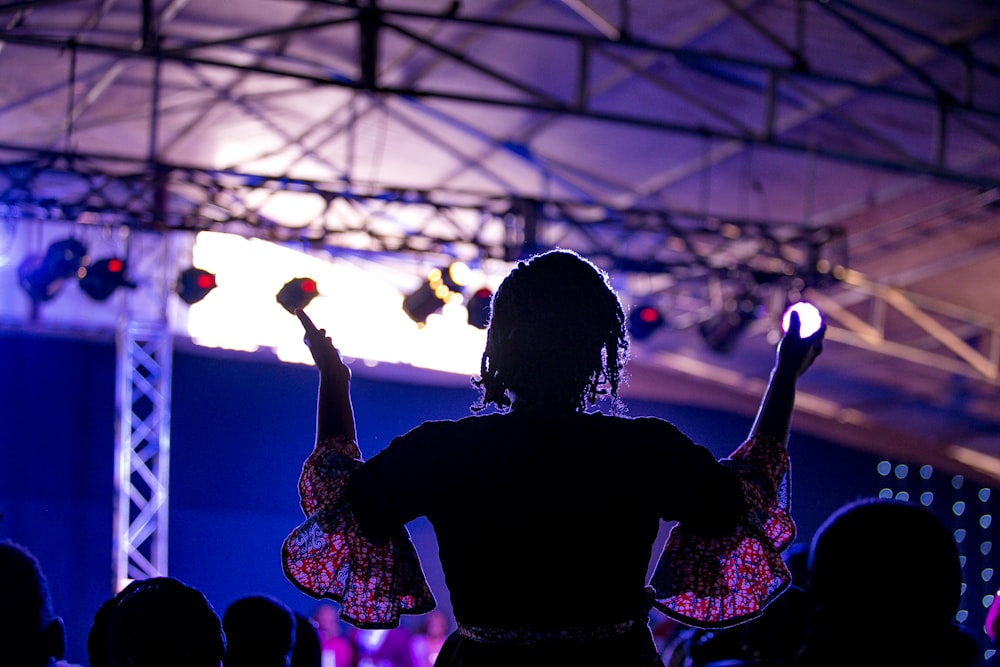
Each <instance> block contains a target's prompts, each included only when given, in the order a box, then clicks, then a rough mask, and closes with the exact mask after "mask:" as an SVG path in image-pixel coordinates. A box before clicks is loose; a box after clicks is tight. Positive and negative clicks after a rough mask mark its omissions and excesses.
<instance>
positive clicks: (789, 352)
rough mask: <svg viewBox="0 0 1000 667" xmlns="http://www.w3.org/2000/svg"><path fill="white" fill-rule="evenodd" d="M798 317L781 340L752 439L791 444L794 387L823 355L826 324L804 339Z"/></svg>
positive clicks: (792, 318)
mask: <svg viewBox="0 0 1000 667" xmlns="http://www.w3.org/2000/svg"><path fill="white" fill-rule="evenodd" d="M799 331H800V320H799V314H798V313H795V312H793V313H792V316H791V322H790V324H789V326H788V331H787V332H785V334H784V335H783V336H782V337H781V341H780V342H779V343H778V350H777V353H776V358H775V362H774V368H773V369H772V370H771V378H770V380H769V381H768V383H767V389H766V390H765V391H764V396H763V398H762V399H761V402H760V409H759V410H758V411H757V417H756V419H755V420H754V423H753V426H752V427H751V429H750V438H751V439H753V438H756V437H758V436H768V437H771V438H775V439H777V440H780V441H781V442H787V441H788V435H789V431H790V430H791V424H792V409H793V408H794V407H795V384H796V382H797V381H798V379H799V377H800V376H801V375H802V374H803V373H805V372H806V370H807V369H808V368H809V367H810V366H811V365H812V363H813V361H815V360H816V357H818V356H819V355H820V353H821V352H822V351H823V336H824V335H825V334H826V324H825V323H823V324H821V325H820V328H819V330H818V331H816V333H814V334H812V335H811V336H806V337H804V338H803V337H801V336H800V335H799Z"/></svg>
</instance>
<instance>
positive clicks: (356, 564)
mask: <svg viewBox="0 0 1000 667" xmlns="http://www.w3.org/2000/svg"><path fill="white" fill-rule="evenodd" d="M360 466H361V452H360V450H359V449H358V446H357V444H356V443H355V442H354V441H353V440H350V439H349V438H331V439H328V440H324V441H322V442H320V443H317V445H316V448H315V449H314V450H313V452H312V454H310V455H309V458H307V459H306V461H305V464H304V465H303V467H302V474H301V476H300V477H299V497H300V500H301V505H302V511H303V512H304V513H305V515H306V520H305V521H304V522H303V523H301V524H300V525H299V526H298V527H297V528H296V529H295V530H293V531H292V532H291V533H290V534H289V535H288V537H286V538H285V541H284V544H283V545H282V548H281V557H282V567H283V569H284V572H285V576H286V577H287V578H288V580H289V581H291V582H292V583H293V584H295V585H296V586H297V587H298V588H299V589H301V590H302V591H303V592H304V593H306V594H307V595H310V596H312V597H314V598H329V599H331V600H334V601H336V602H338V603H340V617H341V618H342V619H344V620H345V621H347V622H348V623H350V624H351V625H354V626H356V627H358V628H365V629H369V628H393V627H396V626H397V625H399V617H400V614H423V613H426V612H428V611H430V610H431V609H433V608H434V606H435V602H434V597H433V595H432V594H431V591H430V588H429V587H428V585H427V581H426V579H425V578H424V573H423V570H421V567H420V561H419V559H418V558H417V552H416V549H415V548H414V547H413V543H412V542H411V541H410V535H409V533H408V532H407V530H406V528H405V527H402V528H400V529H399V532H398V533H397V534H396V535H394V536H393V537H392V538H391V539H389V540H388V541H381V542H380V541H375V540H372V539H369V538H368V537H367V536H365V535H364V534H363V533H362V532H361V530H360V528H359V527H358V523H357V520H356V519H355V517H354V513H353V512H352V511H351V508H350V506H349V505H348V504H347V502H346V500H345V499H344V489H345V486H346V485H347V480H348V479H349V478H350V475H351V474H352V473H353V472H354V471H355V470H357V469H358V468H359V467H360Z"/></svg>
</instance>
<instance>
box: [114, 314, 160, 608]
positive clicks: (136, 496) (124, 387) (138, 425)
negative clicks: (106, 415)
mask: <svg viewBox="0 0 1000 667" xmlns="http://www.w3.org/2000/svg"><path fill="white" fill-rule="evenodd" d="M116 338H117V354H118V357H117V364H118V366H117V368H118V377H117V386H116V392H115V398H116V410H117V412H116V417H117V422H118V423H117V427H118V429H117V437H116V438H115V518H114V525H115V534H114V542H113V549H114V586H115V591H119V590H121V589H122V588H124V587H125V586H126V585H127V584H128V582H129V581H130V580H133V579H146V578H149V577H157V576H165V575H166V574H167V538H168V531H167V527H168V508H169V503H168V498H169V487H170V392H171V369H172V364H171V361H172V355H173V337H172V335H171V332H170V331H169V328H168V327H166V326H165V325H157V324H149V323H143V322H134V321H131V320H127V319H126V320H124V321H123V322H122V324H121V325H120V326H119V329H118V331H117V337H116Z"/></svg>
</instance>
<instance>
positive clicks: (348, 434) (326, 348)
mask: <svg viewBox="0 0 1000 667" xmlns="http://www.w3.org/2000/svg"><path fill="white" fill-rule="evenodd" d="M295 315H296V316H297V317H298V318H299V321H300V322H301V323H302V327H303V328H304V329H305V331H306V335H305V343H306V345H307V346H308V347H309V352H310V353H312V358H313V361H315V362H316V368H318V369H319V398H318V399H317V402H316V442H317V443H320V442H322V441H323V440H326V439H328V438H333V437H345V438H347V439H349V440H351V441H352V442H357V439H358V438H357V432H356V429H355V426H354V407H353V405H352V404H351V369H350V368H348V366H347V365H346V364H345V363H344V361H343V359H341V357H340V351H339V350H337V348H336V347H334V345H333V341H332V340H330V337H329V336H327V335H326V329H318V328H316V325H315V324H313V321H312V320H311V319H309V316H308V315H306V314H305V313H304V312H303V311H302V309H301V308H300V309H297V310H296V311H295Z"/></svg>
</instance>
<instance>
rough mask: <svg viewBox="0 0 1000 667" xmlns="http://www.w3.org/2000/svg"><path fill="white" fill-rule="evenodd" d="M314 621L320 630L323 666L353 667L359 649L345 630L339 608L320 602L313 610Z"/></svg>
mask: <svg viewBox="0 0 1000 667" xmlns="http://www.w3.org/2000/svg"><path fill="white" fill-rule="evenodd" d="M312 621H313V624H314V625H315V626H316V630H317V631H318V632H319V639H320V643H321V645H322V649H323V667H344V666H345V665H348V666H350V667H353V665H354V658H355V655H356V654H357V649H356V647H355V645H354V640H353V638H352V637H350V636H348V634H347V633H346V632H344V624H343V622H341V620H340V618H339V617H338V616H337V608H336V607H334V606H333V604H331V603H329V602H320V603H319V604H318V605H316V608H315V609H314V610H313V613H312Z"/></svg>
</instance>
